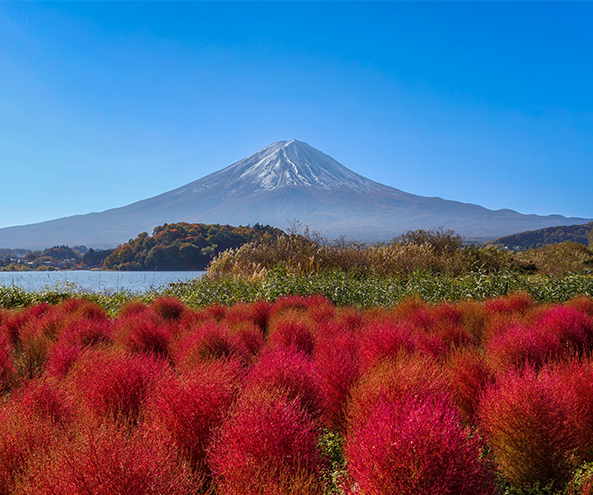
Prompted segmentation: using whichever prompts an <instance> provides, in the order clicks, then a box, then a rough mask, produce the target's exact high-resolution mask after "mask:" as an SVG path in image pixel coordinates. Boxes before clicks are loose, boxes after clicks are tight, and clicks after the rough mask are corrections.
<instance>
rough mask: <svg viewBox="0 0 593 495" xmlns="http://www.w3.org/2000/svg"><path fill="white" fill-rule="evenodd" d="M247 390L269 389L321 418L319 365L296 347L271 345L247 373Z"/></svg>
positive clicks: (311, 414) (313, 415)
mask: <svg viewBox="0 0 593 495" xmlns="http://www.w3.org/2000/svg"><path fill="white" fill-rule="evenodd" d="M245 388H246V390H250V389H267V390H271V391H273V392H274V394H277V395H284V396H285V397H287V398H288V399H289V400H291V401H293V400H294V401H297V403H298V404H300V406H301V407H302V408H303V409H304V410H305V411H306V412H307V413H309V414H310V416H311V417H312V418H315V419H317V418H319V416H320V414H321V410H322V402H321V396H320V391H319V389H318V382H317V380H316V376H315V366H314V364H313V362H311V361H310V360H309V359H308V358H307V356H305V355H304V354H303V353H300V352H298V351H295V350H294V349H269V350H267V351H264V352H263V354H262V356H261V358H260V360H259V361H258V362H257V363H256V364H255V365H254V366H253V368H252V369H251V370H250V372H249V374H248V375H247V379H246V382H245Z"/></svg>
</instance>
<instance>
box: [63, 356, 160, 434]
mask: <svg viewBox="0 0 593 495" xmlns="http://www.w3.org/2000/svg"><path fill="white" fill-rule="evenodd" d="M167 370H168V366H167V365H166V364H164V363H163V362H162V361H159V360H157V359H155V358H154V357H152V356H148V355H140V354H136V355H129V354H125V353H123V352H115V351H109V350H92V349H91V350H87V351H85V352H84V353H83V354H82V355H81V356H80V357H79V358H78V360H77V361H76V363H75V364H74V366H73V367H72V370H71V371H70V373H69V375H68V381H69V386H70V387H71V391H72V393H73V394H74V396H75V397H76V399H77V401H78V403H79V404H80V406H81V407H82V408H83V410H82V411H81V413H82V415H83V416H85V417H88V419H89V420H90V421H91V422H92V421H93V420H94V421H98V422H103V421H104V420H112V421H115V422H117V423H120V422H121V423H130V424H135V423H137V421H138V419H139V417H140V413H141V411H142V409H143V407H144V403H145V399H146V397H147V395H148V394H149V393H150V392H152V389H153V388H154V387H155V386H156V384H157V382H158V380H160V379H166V377H165V376H164V375H165V373H166V372H167Z"/></svg>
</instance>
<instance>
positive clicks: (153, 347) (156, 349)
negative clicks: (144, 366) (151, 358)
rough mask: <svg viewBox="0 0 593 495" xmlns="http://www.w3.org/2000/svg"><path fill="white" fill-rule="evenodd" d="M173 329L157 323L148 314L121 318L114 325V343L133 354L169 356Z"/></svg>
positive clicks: (165, 324)
mask: <svg viewBox="0 0 593 495" xmlns="http://www.w3.org/2000/svg"><path fill="white" fill-rule="evenodd" d="M171 334H172V329H171V327H170V325H169V324H168V323H166V322H160V323H157V322H155V321H154V319H153V318H151V317H150V315H148V314H146V313H135V314H131V315H130V316H126V317H122V316H120V317H119V318H118V319H117V320H116V321H115V325H114V341H115V342H116V343H117V344H119V345H120V346H122V348H123V349H126V350H128V351H131V352H143V353H148V354H154V355H155V356H160V357H162V358H167V357H168V356H169V349H168V345H169V340H170V339H171Z"/></svg>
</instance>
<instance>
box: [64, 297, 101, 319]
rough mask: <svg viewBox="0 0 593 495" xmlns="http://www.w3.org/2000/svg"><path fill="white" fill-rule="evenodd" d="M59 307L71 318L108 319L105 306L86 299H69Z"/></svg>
mask: <svg viewBox="0 0 593 495" xmlns="http://www.w3.org/2000/svg"><path fill="white" fill-rule="evenodd" d="M57 308H58V309H59V310H60V311H61V312H62V313H63V314H64V315H67V316H68V317H69V318H70V319H76V320H96V321H105V320H107V319H108V316H107V313H106V311H105V309H104V308H102V307H101V306H99V305H98V304H96V303H94V302H91V301H86V300H84V299H67V300H66V301H64V302H62V303H60V304H59V305H58V306H57Z"/></svg>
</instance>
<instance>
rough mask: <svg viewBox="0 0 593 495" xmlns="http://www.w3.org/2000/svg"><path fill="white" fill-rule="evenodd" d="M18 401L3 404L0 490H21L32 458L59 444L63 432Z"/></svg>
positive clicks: (5, 492) (1, 415)
mask: <svg viewBox="0 0 593 495" xmlns="http://www.w3.org/2000/svg"><path fill="white" fill-rule="evenodd" d="M30 413H31V411H30V410H29V409H28V408H27V407H22V406H21V404H19V403H18V402H12V403H8V404H4V405H3V407H1V408H0V493H2V494H3V495H4V494H13V493H14V494H16V493H19V494H20V493H21V491H20V490H17V489H15V485H16V483H17V482H18V480H19V479H20V478H21V477H22V476H23V475H24V473H25V472H26V471H27V469H28V468H29V464H30V462H31V460H32V459H34V458H40V457H43V456H45V455H47V454H48V453H49V452H51V451H52V450H53V449H55V448H56V446H57V445H58V443H59V441H61V439H60V437H61V436H62V434H63V432H62V431H58V430H57V428H56V427H55V425H53V424H51V423H50V422H47V421H42V420H41V419H40V418H34V417H31V415H30Z"/></svg>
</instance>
